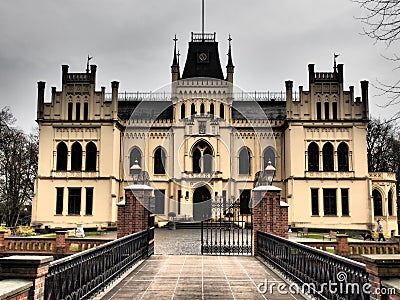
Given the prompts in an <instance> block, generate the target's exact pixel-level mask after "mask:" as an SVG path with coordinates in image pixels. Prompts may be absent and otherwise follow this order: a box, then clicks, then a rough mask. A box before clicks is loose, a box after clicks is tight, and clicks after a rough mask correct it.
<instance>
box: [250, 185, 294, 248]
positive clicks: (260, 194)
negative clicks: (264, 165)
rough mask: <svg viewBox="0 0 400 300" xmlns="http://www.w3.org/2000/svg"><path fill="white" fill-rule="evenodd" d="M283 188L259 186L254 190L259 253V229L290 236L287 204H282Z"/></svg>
mask: <svg viewBox="0 0 400 300" xmlns="http://www.w3.org/2000/svg"><path fill="white" fill-rule="evenodd" d="M280 192H281V189H280V188H277V187H274V186H258V187H256V188H255V189H254V190H253V203H254V207H253V237H254V238H253V240H254V255H257V231H262V232H267V233H272V234H275V235H277V236H280V237H285V238H287V237H288V232H287V231H288V221H287V218H288V211H287V205H282V206H281V201H280V198H281V194H280Z"/></svg>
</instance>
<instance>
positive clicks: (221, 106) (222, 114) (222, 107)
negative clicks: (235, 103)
mask: <svg viewBox="0 0 400 300" xmlns="http://www.w3.org/2000/svg"><path fill="white" fill-rule="evenodd" d="M219 116H220V118H221V119H225V107H224V104H223V103H221V104H220V105H219Z"/></svg>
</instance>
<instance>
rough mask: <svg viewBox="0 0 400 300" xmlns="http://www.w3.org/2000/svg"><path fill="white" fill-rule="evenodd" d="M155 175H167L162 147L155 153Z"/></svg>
mask: <svg viewBox="0 0 400 300" xmlns="http://www.w3.org/2000/svg"><path fill="white" fill-rule="evenodd" d="M154 174H165V151H164V149H162V148H161V147H159V148H157V150H156V151H155V152H154Z"/></svg>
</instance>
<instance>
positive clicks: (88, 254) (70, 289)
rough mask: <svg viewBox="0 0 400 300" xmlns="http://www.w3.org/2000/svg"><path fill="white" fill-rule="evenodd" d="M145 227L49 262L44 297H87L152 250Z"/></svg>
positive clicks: (98, 290)
mask: <svg viewBox="0 0 400 300" xmlns="http://www.w3.org/2000/svg"><path fill="white" fill-rule="evenodd" d="M149 234H150V232H149V230H145V231H142V232H139V233H135V234H131V235H128V236H126V237H123V238H120V239H117V240H115V241H112V242H109V243H106V244H104V245H101V246H99V247H96V248H94V249H90V250H87V251H84V252H81V253H77V254H74V255H71V256H68V257H66V258H62V259H59V260H55V261H53V262H51V263H50V266H49V272H48V274H47V275H46V280H45V299H47V300H50V299H51V300H53V299H57V300H58V299H87V298H89V297H91V296H92V295H94V294H96V293H98V292H100V291H101V290H102V289H103V288H104V287H106V286H107V285H108V284H110V283H111V281H112V280H113V279H115V278H116V277H118V276H119V275H121V274H122V273H123V272H124V271H125V270H126V269H127V268H129V267H130V266H132V265H133V264H135V263H136V262H138V261H139V260H141V259H145V258H146V257H148V256H149V255H151V254H153V253H152V251H149Z"/></svg>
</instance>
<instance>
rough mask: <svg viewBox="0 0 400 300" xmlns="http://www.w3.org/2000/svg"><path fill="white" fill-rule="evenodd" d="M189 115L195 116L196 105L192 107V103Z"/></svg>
mask: <svg viewBox="0 0 400 300" xmlns="http://www.w3.org/2000/svg"><path fill="white" fill-rule="evenodd" d="M190 115H191V116H194V115H196V105H194V103H192V105H191V106H190Z"/></svg>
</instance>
